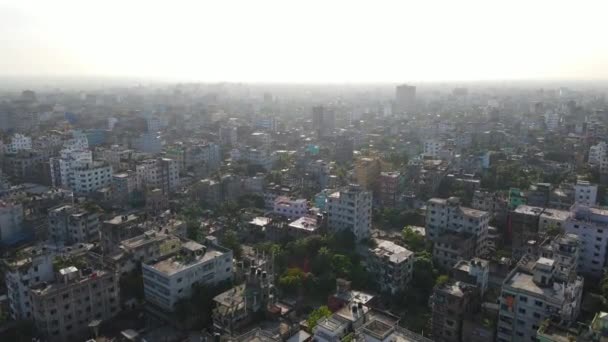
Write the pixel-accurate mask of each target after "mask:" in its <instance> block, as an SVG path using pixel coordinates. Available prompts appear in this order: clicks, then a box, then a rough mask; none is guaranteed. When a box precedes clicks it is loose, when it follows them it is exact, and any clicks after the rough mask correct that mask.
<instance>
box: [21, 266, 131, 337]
mask: <svg viewBox="0 0 608 342" xmlns="http://www.w3.org/2000/svg"><path fill="white" fill-rule="evenodd" d="M118 280H119V279H118V275H116V274H114V273H113V272H110V271H106V270H93V269H91V268H83V269H80V270H79V269H78V268H76V267H74V266H70V267H66V268H63V269H60V270H59V272H58V275H57V278H56V281H55V282H51V283H41V284H39V285H38V286H35V287H33V288H32V289H31V290H30V298H31V302H32V314H33V321H34V324H35V326H36V328H37V330H38V331H39V332H41V333H42V334H44V335H45V336H46V338H47V340H48V341H77V340H83V339H84V338H86V337H87V336H89V335H91V328H90V325H91V324H99V323H98V322H101V321H106V320H109V319H111V318H112V317H114V316H116V315H117V314H118V313H119V312H120V286H119V284H118ZM96 322H97V323H96Z"/></svg>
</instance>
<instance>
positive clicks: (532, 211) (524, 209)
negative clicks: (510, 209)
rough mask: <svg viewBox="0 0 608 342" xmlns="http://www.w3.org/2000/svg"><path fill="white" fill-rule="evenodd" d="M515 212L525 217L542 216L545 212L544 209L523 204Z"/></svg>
mask: <svg viewBox="0 0 608 342" xmlns="http://www.w3.org/2000/svg"><path fill="white" fill-rule="evenodd" d="M514 212H516V213H518V214H525V215H540V214H541V213H542V212H543V208H541V207H533V206H531V205H525V204H522V205H518V206H517V208H515V210H514Z"/></svg>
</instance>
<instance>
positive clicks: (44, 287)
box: [31, 266, 111, 296]
mask: <svg viewBox="0 0 608 342" xmlns="http://www.w3.org/2000/svg"><path fill="white" fill-rule="evenodd" d="M60 272H61V273H62V275H66V274H68V273H78V269H77V268H76V267H74V266H71V267H67V268H64V269H62V270H60ZM108 275H111V273H110V272H107V271H104V270H97V271H88V272H84V270H83V272H82V273H79V274H76V278H75V279H74V280H72V281H68V282H62V281H56V282H54V283H51V284H46V283H42V284H40V285H38V286H36V287H33V288H32V289H31V292H32V294H34V295H38V296H44V295H47V294H50V293H53V292H59V291H62V290H63V289H65V288H67V287H70V286H73V285H74V284H83V283H86V282H89V281H95V280H97V279H99V278H101V277H104V276H108Z"/></svg>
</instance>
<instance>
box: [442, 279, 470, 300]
mask: <svg viewBox="0 0 608 342" xmlns="http://www.w3.org/2000/svg"><path fill="white" fill-rule="evenodd" d="M474 288H476V286H475V285H471V284H467V283H464V282H461V281H453V280H450V281H448V282H447V283H445V284H443V285H438V288H437V289H438V290H441V291H442V292H444V293H449V294H450V295H452V296H456V297H464V295H465V293H467V292H469V291H471V290H472V289H474Z"/></svg>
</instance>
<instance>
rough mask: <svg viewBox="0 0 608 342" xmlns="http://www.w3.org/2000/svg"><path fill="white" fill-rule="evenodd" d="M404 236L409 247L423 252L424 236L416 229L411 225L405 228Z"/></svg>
mask: <svg viewBox="0 0 608 342" xmlns="http://www.w3.org/2000/svg"><path fill="white" fill-rule="evenodd" d="M402 236H403V241H404V242H405V244H406V245H407V247H408V248H409V249H410V250H412V251H413V252H421V251H423V250H424V249H425V247H426V242H425V241H424V236H422V235H421V234H418V233H417V232H416V231H414V230H413V229H412V227H411V226H406V227H405V228H403V232H402Z"/></svg>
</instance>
